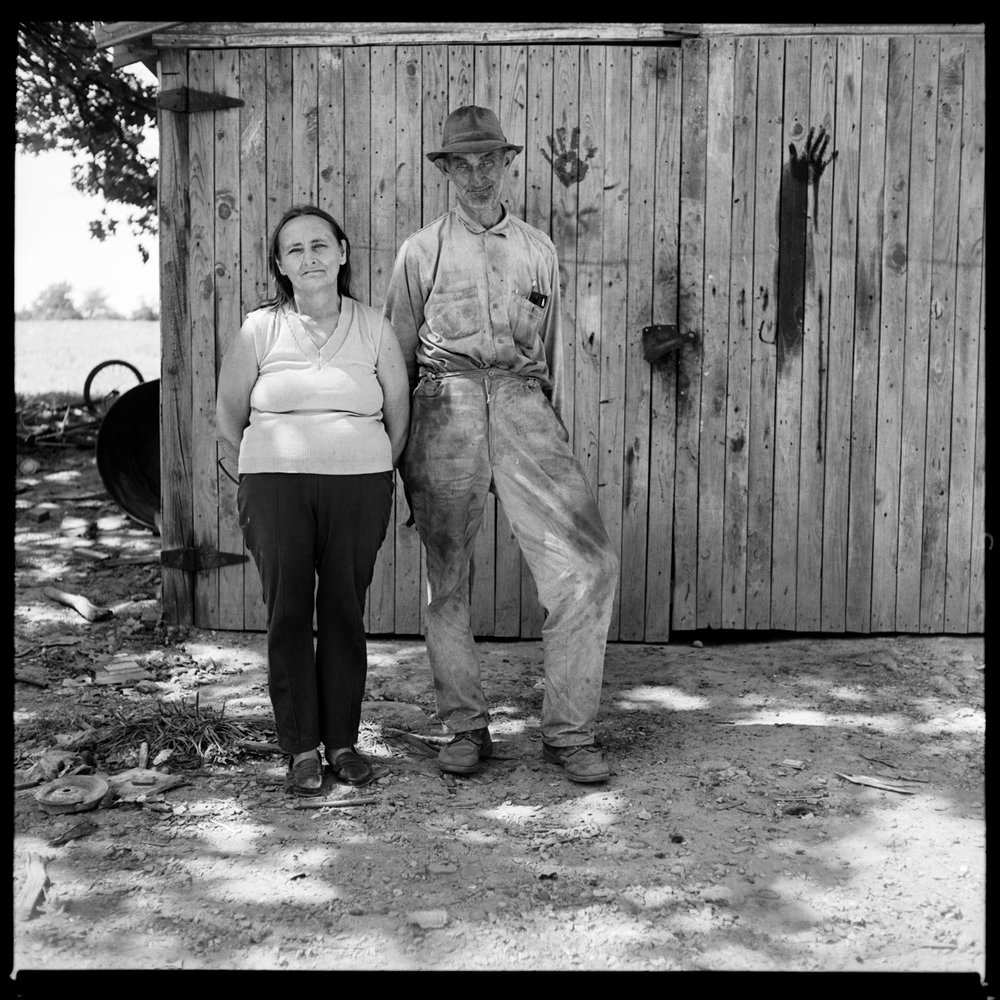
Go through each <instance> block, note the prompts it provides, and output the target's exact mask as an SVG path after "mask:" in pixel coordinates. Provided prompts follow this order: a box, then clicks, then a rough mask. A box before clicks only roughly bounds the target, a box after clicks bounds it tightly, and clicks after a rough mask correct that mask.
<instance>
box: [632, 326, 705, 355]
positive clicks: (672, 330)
mask: <svg viewBox="0 0 1000 1000" xmlns="http://www.w3.org/2000/svg"><path fill="white" fill-rule="evenodd" d="M694 340H695V335H694V334H693V333H691V332H690V331H689V332H688V333H681V332H680V330H678V329H677V327H676V326H666V325H665V324H662V323H655V324H654V325H653V326H647V327H643V330H642V356H643V357H644V358H645V359H646V360H647V361H655V360H656V359H657V358H662V357H663V355H664V354H668V353H669V352H670V351H676V350H677V349H678V348H679V347H683V346H684V345H685V344H690V343H693V342H694Z"/></svg>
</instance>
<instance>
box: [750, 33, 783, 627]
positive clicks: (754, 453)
mask: <svg viewBox="0 0 1000 1000" xmlns="http://www.w3.org/2000/svg"><path fill="white" fill-rule="evenodd" d="M758 53H759V56H758V67H759V68H758V77H757V194H756V197H755V199H754V256H753V261H754V264H753V269H754V279H753V289H754V298H753V321H752V327H751V338H750V342H751V353H750V437H749V442H748V448H749V455H748V459H747V460H748V470H747V593H746V627H747V628H748V629H760V628H764V629H766V628H769V627H770V624H771V521H772V514H773V508H774V503H773V497H774V401H775V381H776V370H775V369H776V365H775V335H776V334H777V314H776V309H777V305H776V304H777V300H778V290H777V288H776V287H775V285H776V282H775V274H776V271H777V249H776V248H777V246H778V225H777V216H778V204H779V198H780V195H781V164H782V162H783V159H784V149H783V148H782V139H783V135H784V131H783V129H782V120H781V116H782V79H783V76H784V68H785V42H784V39H783V38H762V39H761V40H760V47H759V49H758Z"/></svg>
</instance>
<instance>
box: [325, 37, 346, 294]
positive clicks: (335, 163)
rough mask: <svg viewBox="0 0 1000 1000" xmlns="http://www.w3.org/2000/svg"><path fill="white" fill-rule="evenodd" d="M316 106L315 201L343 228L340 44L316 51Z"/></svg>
mask: <svg viewBox="0 0 1000 1000" xmlns="http://www.w3.org/2000/svg"><path fill="white" fill-rule="evenodd" d="M316 105H317V119H316V127H317V150H316V156H317V174H318V184H319V190H318V193H317V196H316V203H317V204H318V205H319V207H320V208H322V209H323V210H324V211H326V212H329V213H330V214H331V215H332V216H333V217H334V218H335V219H336V220H337V221H338V222H339V223H340V225H341V226H342V227H344V134H345V130H344V50H343V49H342V48H341V47H340V46H336V47H329V46H327V47H324V48H321V49H318V50H317V52H316ZM352 111H353V109H352ZM344 232H346V233H347V238H348V240H350V242H351V255H352V260H351V271H352V275H353V270H354V260H353V254H354V240H353V238H352V234H351V233H350V232H348V231H347V229H346V227H344Z"/></svg>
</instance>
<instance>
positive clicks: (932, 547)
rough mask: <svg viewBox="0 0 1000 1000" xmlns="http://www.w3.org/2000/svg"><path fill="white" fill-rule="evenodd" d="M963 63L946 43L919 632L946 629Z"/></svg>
mask: <svg viewBox="0 0 1000 1000" xmlns="http://www.w3.org/2000/svg"><path fill="white" fill-rule="evenodd" d="M964 60H965V42H964V40H962V39H959V38H949V39H945V40H944V41H942V43H941V59H940V63H939V65H938V74H939V75H938V108H937V140H936V152H935V175H934V255H933V257H932V261H933V263H932V265H931V311H930V316H931V319H930V345H929V346H930V354H929V357H928V364H929V369H928V378H927V446H926V447H927V451H926V454H925V456H924V462H925V465H924V523H923V545H922V550H921V565H920V631H921V632H941V631H942V630H943V629H944V603H945V583H946V567H947V563H948V506H949V492H948V488H949V472H950V467H951V430H952V427H951V424H952V419H951V417H952V376H953V368H954V352H955V308H956V303H955V279H956V267H955V261H956V254H957V247H958V202H959V185H958V184H957V183H956V182H955V181H956V178H959V177H960V176H961V155H962V148H961V147H962V100H963V87H962V77H963V72H964V69H963V63H964Z"/></svg>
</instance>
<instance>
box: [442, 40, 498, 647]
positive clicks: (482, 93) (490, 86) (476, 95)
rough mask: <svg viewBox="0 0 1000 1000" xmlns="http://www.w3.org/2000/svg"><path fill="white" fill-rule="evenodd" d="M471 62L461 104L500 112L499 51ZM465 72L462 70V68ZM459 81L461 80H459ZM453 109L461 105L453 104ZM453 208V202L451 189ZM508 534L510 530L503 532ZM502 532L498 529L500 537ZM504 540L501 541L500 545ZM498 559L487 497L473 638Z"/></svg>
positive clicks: (492, 629) (478, 548)
mask: <svg viewBox="0 0 1000 1000" xmlns="http://www.w3.org/2000/svg"><path fill="white" fill-rule="evenodd" d="M473 51H474V62H473V75H472V94H471V96H470V97H469V98H468V99H466V100H464V101H462V102H461V103H462V104H467V103H473V104H476V105H478V106H479V107H483V108H490V109H492V110H493V112H494V113H498V112H499V108H500V57H499V50H498V48H497V47H496V46H492V45H477V46H475V47H474V50H473ZM463 68H464V67H463ZM459 79H460V78H459ZM451 106H452V108H456V107H459V106H460V104H459V103H458V102H456V101H452V104H451ZM451 195H452V204H453V205H454V204H455V203H456V201H457V199H456V198H455V191H454V185H452V193H451ZM506 530H507V531H509V529H506ZM503 534H504V529H501V536H503ZM505 543H506V540H505V539H504V538H503V537H501V540H500V544H501V545H503V544H505ZM496 555H497V501H496V497H495V496H494V495H493V494H492V493H490V494H489V495H488V496H487V497H486V507H485V509H484V511H483V523H482V526H481V527H480V529H479V534H478V535H477V536H476V543H475V547H474V549H473V552H472V580H471V584H470V586H471V597H472V630H473V632H474V633H475V634H476V635H495V634H496V604H497V587H496V569H497V562H496Z"/></svg>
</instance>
